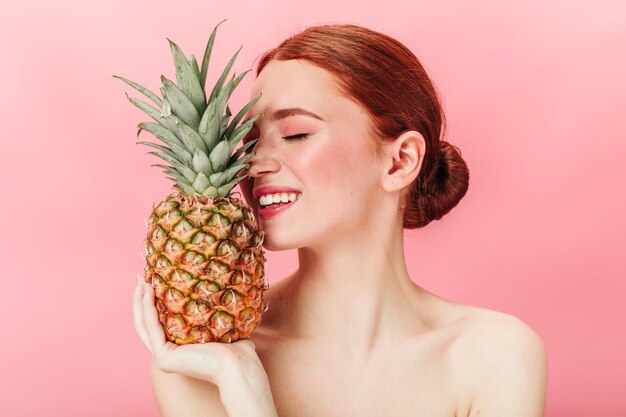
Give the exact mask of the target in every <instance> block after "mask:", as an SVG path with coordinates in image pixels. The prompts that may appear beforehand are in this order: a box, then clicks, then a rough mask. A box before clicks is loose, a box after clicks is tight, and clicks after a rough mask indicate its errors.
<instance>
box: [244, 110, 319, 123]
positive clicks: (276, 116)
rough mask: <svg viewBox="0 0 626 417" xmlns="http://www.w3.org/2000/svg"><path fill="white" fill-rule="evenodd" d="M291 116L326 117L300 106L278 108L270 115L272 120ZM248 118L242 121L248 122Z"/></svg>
mask: <svg viewBox="0 0 626 417" xmlns="http://www.w3.org/2000/svg"><path fill="white" fill-rule="evenodd" d="M290 116H308V117H312V118H314V119H317V120H321V121H324V119H322V118H321V117H320V116H318V115H317V114H315V113H312V112H310V111H308V110H305V109H302V108H300V107H290V108H287V109H279V110H276V111H275V112H274V113H272V116H271V117H270V120H271V121H276V120H281V119H285V118H287V117H290ZM248 120H250V118H249V117H248V118H246V119H245V120H244V121H243V122H242V123H245V122H247V121H248Z"/></svg>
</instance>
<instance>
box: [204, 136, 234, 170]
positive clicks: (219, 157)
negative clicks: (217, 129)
mask: <svg viewBox="0 0 626 417" xmlns="http://www.w3.org/2000/svg"><path fill="white" fill-rule="evenodd" d="M229 157H230V152H229V147H228V141H227V140H223V141H221V142H220V143H218V144H217V145H216V146H215V148H214V149H213V150H212V151H211V153H210V154H209V160H210V161H211V167H212V168H213V172H220V171H222V169H223V168H224V166H225V165H226V164H227V163H228V160H229Z"/></svg>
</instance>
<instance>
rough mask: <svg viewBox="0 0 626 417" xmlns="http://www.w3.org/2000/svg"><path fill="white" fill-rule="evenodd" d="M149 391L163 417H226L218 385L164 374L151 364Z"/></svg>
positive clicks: (177, 375) (183, 376)
mask: <svg viewBox="0 0 626 417" xmlns="http://www.w3.org/2000/svg"><path fill="white" fill-rule="evenodd" d="M151 378H152V391H153V392H154V397H155V398H156V402H157V405H158V407H159V411H160V412H161V416H162V417H200V416H202V417H228V414H227V412H226V409H225V408H224V406H223V404H222V402H221V401H220V393H219V389H218V387H217V385H215V384H212V383H210V382H206V381H202V380H199V379H195V378H190V377H188V376H185V375H180V374H173V373H166V372H163V371H162V370H160V369H159V367H158V366H157V364H156V363H155V362H154V360H153V361H152V368H151Z"/></svg>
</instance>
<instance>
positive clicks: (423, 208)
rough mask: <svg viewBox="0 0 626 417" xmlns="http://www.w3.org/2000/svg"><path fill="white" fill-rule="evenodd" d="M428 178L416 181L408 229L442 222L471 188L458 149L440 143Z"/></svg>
mask: <svg viewBox="0 0 626 417" xmlns="http://www.w3.org/2000/svg"><path fill="white" fill-rule="evenodd" d="M426 174H427V176H426V177H425V178H420V177H418V179H417V180H416V184H415V187H414V189H413V190H412V191H411V193H410V201H409V203H408V205H407V208H406V212H405V215H404V225H403V227H404V228H406V229H416V228H419V227H424V226H426V225H427V224H428V223H430V222H431V221H433V220H439V219H441V218H442V217H443V216H444V215H445V214H446V213H448V212H449V211H450V210H452V209H453V208H454V207H455V206H456V205H457V204H458V203H459V201H461V199H462V198H463V196H465V193H466V192H467V189H468V187H469V169H468V168H467V164H466V163H465V160H463V157H462V156H461V151H460V150H459V148H457V147H456V146H454V145H452V144H450V143H448V142H446V141H443V140H442V141H440V142H439V154H438V158H437V159H436V160H435V161H434V166H433V167H432V169H430V170H429V171H428V172H427V173H426Z"/></svg>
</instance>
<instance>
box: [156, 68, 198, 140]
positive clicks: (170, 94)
mask: <svg viewBox="0 0 626 417" xmlns="http://www.w3.org/2000/svg"><path fill="white" fill-rule="evenodd" d="M161 81H162V82H163V88H161V92H162V93H163V96H164V98H165V99H166V100H167V101H168V102H169V104H170V106H171V107H172V112H173V113H174V114H175V115H176V116H178V117H179V118H180V119H181V120H182V121H183V122H185V123H186V124H187V125H188V126H189V127H191V128H193V129H196V130H197V129H198V124H199V123H200V115H199V113H198V110H196V107H195V106H194V104H193V102H192V101H191V100H190V99H189V97H187V95H186V94H185V93H184V92H182V91H181V89H180V88H178V86H177V85H176V84H174V83H173V82H172V81H170V80H168V79H167V78H166V77H165V76H164V75H161Z"/></svg>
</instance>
